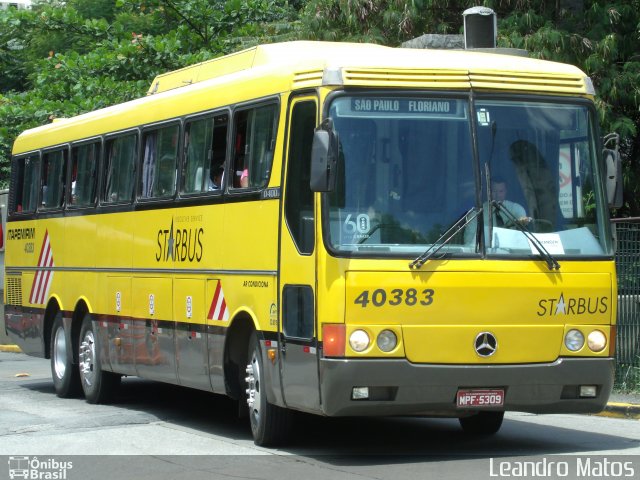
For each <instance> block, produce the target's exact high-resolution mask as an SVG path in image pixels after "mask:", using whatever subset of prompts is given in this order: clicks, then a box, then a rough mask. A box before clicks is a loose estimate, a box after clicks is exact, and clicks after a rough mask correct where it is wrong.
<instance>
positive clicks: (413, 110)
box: [351, 97, 460, 116]
mask: <svg viewBox="0 0 640 480" xmlns="http://www.w3.org/2000/svg"><path fill="white" fill-rule="evenodd" d="M459 106H460V104H459V102H458V101H456V100H444V99H417V98H381V97H353V98H351V111H352V112H367V113H373V112H375V113H404V114H407V113H408V114H437V115H451V116H455V115H458V114H459V111H458V109H459Z"/></svg>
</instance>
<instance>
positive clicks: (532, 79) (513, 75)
mask: <svg viewBox="0 0 640 480" xmlns="http://www.w3.org/2000/svg"><path fill="white" fill-rule="evenodd" d="M469 79H470V80H471V88H476V89H480V88H481V89H491V90H527V91H532V90H533V91H536V90H537V91H545V92H558V93H586V91H587V89H586V85H585V82H584V78H583V77H580V76H577V75H562V74H552V73H546V74H543V73H527V72H470V74H469Z"/></svg>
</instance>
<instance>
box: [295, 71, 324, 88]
mask: <svg viewBox="0 0 640 480" xmlns="http://www.w3.org/2000/svg"><path fill="white" fill-rule="evenodd" d="M322 73H323V72H322V70H310V71H306V72H296V73H295V74H294V75H293V88H308V87H317V86H318V85H320V84H321V83H322Z"/></svg>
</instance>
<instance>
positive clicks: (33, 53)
mask: <svg viewBox="0 0 640 480" xmlns="http://www.w3.org/2000/svg"><path fill="white" fill-rule="evenodd" d="M296 18H297V15H296V14H295V11H294V10H292V9H291V7H290V6H289V5H288V3H287V2H286V1H277V0H248V1H244V0H149V1H144V0H143V1H138V2H124V1H121V0H113V1H109V0H82V1H80V0H76V1H67V2H58V1H51V2H48V3H43V2H41V3H39V4H37V5H36V6H34V8H33V9H32V10H31V11H18V10H8V11H0V69H1V70H2V71H3V72H4V75H3V76H2V77H0V186H6V185H7V181H8V178H9V168H10V167H9V158H10V152H11V146H12V144H13V140H14V139H15V137H16V136H17V135H18V134H19V133H20V132H21V131H23V130H25V129H27V128H31V127H34V126H37V125H42V124H44V123H47V122H49V121H51V120H52V119H53V118H60V117H69V116H73V115H77V114H80V113H83V112H87V111H90V110H95V109H97V108H101V107H105V106H108V105H112V104H115V103H118V102H123V101H127V100H131V99H134V98H138V97H140V96H142V95H144V94H145V92H146V90H147V89H148V87H149V84H150V83H151V80H152V79H153V77H155V76H156V75H157V74H158V73H161V72H166V71H168V70H175V69H178V68H182V67H184V66H187V65H191V64H193V63H197V62H201V61H204V60H208V59H210V58H214V57H217V56H220V55H224V54H227V53H231V52H233V51H235V50H238V49H239V48H244V47H246V46H249V45H253V44H255V43H259V42H263V41H272V40H273V38H277V37H278V36H281V37H282V38H286V35H287V34H288V33H289V32H291V31H292V29H293V25H295V20H296Z"/></svg>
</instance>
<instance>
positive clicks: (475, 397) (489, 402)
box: [457, 389, 504, 408]
mask: <svg viewBox="0 0 640 480" xmlns="http://www.w3.org/2000/svg"><path fill="white" fill-rule="evenodd" d="M503 405H504V390H502V389H481V390H480V389H478V390H476V389H473V390H458V395H457V406H458V408H467V407H474V408H478V407H502V406H503Z"/></svg>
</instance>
